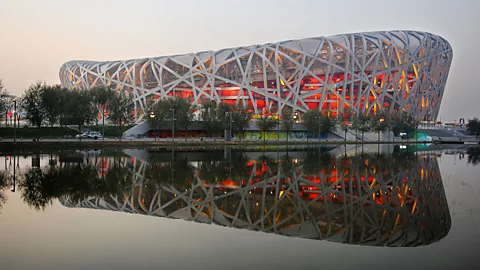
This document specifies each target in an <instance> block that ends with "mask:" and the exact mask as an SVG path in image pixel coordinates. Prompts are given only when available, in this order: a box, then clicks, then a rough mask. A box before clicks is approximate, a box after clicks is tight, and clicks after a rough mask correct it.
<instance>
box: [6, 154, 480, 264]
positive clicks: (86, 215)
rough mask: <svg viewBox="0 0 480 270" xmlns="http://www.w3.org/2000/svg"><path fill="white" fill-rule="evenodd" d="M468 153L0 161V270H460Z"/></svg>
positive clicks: (477, 190) (469, 186) (473, 200)
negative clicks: (332, 269) (324, 269)
mask: <svg viewBox="0 0 480 270" xmlns="http://www.w3.org/2000/svg"><path fill="white" fill-rule="evenodd" d="M478 152H479V151H478V149H468V148H459V149H439V148H437V147H435V146H430V147H426V148H423V149H418V148H414V149H411V148H407V149H404V147H399V146H395V147H394V146H368V147H367V146H365V147H353V146H348V147H343V146H342V147H328V148H307V147H295V148H289V149H286V148H285V147H282V148H274V147H272V148H267V149H264V148H250V149H242V150H240V149H231V148H217V149H182V150H175V151H173V150H172V149H123V150H122V149H117V150H105V151H101V150H91V151H69V152H61V153H60V152H54V151H43V152H42V153H40V152H36V153H35V152H31V153H20V152H17V153H3V154H2V157H0V165H1V166H0V170H1V173H0V174H1V177H2V178H1V180H0V184H1V187H2V191H1V192H0V212H1V214H0V224H1V225H0V243H1V244H0V254H1V255H0V257H1V258H2V260H1V269H39V268H40V269H44V268H48V269H85V268H89V269H113V268H115V269H132V268H133V269H154V268H159V267H163V268H165V269H188V268H195V269H212V268H213V269H223V268H230V269H244V268H246V267H248V268H252V269H265V268H277V269H297V268H302V267H309V266H310V267H312V266H313V267H336V268H346V267H355V268H357V269H371V268H372V266H374V267H382V268H383V267H389V268H391V269H401V268H405V267H409V268H413V269H451V268H457V267H459V266H465V267H467V266H474V265H475V264H476V261H475V256H474V255H475V254H476V251H475V250H476V248H477V247H478V244H480V229H479V228H478V227H477V224H479V222H480V210H479V209H480V208H479V206H480V199H479V197H478V195H479V194H480V184H479V177H478V174H479V173H480V166H477V167H476V166H475V164H478V163H479V162H478V161H479V158H478V157H479V155H478ZM13 190H14V192H13Z"/></svg>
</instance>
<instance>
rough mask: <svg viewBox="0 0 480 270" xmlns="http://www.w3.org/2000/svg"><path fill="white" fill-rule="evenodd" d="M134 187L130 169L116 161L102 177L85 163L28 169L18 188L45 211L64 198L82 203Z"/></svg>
mask: <svg viewBox="0 0 480 270" xmlns="http://www.w3.org/2000/svg"><path fill="white" fill-rule="evenodd" d="M132 184H133V183H132V177H131V170H130V169H128V168H126V167H125V166H124V165H122V164H121V163H120V162H118V161H117V160H116V159H114V161H113V165H112V167H111V168H110V169H109V170H108V172H107V173H106V174H105V175H103V176H102V175H101V174H99V171H98V168H97V167H96V166H94V165H92V164H84V163H63V164H60V165H58V166H46V167H43V168H39V167H33V168H29V169H28V170H27V171H26V172H25V175H24V177H23V179H22V181H20V184H19V187H20V190H21V191H22V198H23V200H24V201H25V202H26V203H27V204H28V205H29V206H31V207H33V208H35V209H37V210H41V209H42V210H43V209H45V207H47V206H48V205H50V204H52V202H53V200H54V199H58V198H60V197H62V196H64V195H68V196H69V197H70V198H75V199H76V200H81V199H85V198H88V197H90V196H106V195H109V194H112V193H116V194H120V193H121V192H125V191H127V190H128V191H129V190H130V189H131V186H132Z"/></svg>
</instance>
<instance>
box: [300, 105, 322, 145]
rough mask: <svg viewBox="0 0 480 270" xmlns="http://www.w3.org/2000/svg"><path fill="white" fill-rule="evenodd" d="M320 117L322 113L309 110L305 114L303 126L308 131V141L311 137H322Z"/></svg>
mask: <svg viewBox="0 0 480 270" xmlns="http://www.w3.org/2000/svg"><path fill="white" fill-rule="evenodd" d="M319 117H320V112H319V111H314V110H308V111H306V112H305V113H304V114H303V124H304V125H305V128H306V129H307V141H308V137H309V136H314V135H317V134H318V136H320V134H319V130H320V126H319V122H320V121H319Z"/></svg>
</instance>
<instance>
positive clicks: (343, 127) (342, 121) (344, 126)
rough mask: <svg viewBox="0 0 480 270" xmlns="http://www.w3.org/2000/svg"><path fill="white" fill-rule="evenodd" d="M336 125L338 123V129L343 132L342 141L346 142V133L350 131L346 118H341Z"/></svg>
mask: <svg viewBox="0 0 480 270" xmlns="http://www.w3.org/2000/svg"><path fill="white" fill-rule="evenodd" d="M338 123H339V126H340V129H341V130H342V131H343V132H344V137H343V140H344V141H347V132H348V130H349V129H350V125H349V123H348V120H347V119H346V117H343V116H342V117H341V118H340V119H339V120H338Z"/></svg>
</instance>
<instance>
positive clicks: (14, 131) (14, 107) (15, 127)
mask: <svg viewBox="0 0 480 270" xmlns="http://www.w3.org/2000/svg"><path fill="white" fill-rule="evenodd" d="M16 122H17V101H16V100H14V101H13V142H14V143H16V142H17V125H16Z"/></svg>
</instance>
